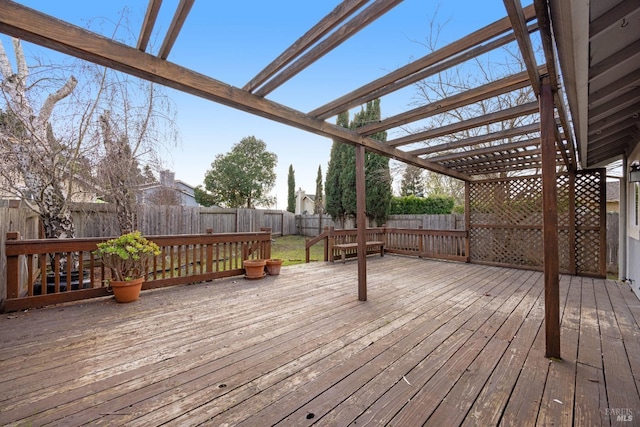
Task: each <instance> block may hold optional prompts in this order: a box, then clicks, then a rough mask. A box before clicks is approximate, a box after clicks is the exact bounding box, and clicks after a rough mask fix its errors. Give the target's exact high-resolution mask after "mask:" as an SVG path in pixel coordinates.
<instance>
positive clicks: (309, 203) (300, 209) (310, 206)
mask: <svg viewBox="0 0 640 427" xmlns="http://www.w3.org/2000/svg"><path fill="white" fill-rule="evenodd" d="M314 210H315V203H314V201H313V200H312V199H311V198H310V197H309V196H307V193H306V192H305V191H304V190H303V189H302V188H301V189H299V190H298V191H297V192H296V212H295V214H296V215H313V212H314Z"/></svg>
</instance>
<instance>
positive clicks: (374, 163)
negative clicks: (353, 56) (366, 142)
mask: <svg viewBox="0 0 640 427" xmlns="http://www.w3.org/2000/svg"><path fill="white" fill-rule="evenodd" d="M381 117H382V116H381V113H380V100H379V99H375V100H373V101H369V102H368V103H367V107H366V110H365V116H364V122H363V123H362V124H361V125H364V124H366V123H372V122H378V121H380V119H381ZM371 138H373V139H375V140H377V141H380V142H386V140H387V133H386V132H378V133H375V134H373V135H371ZM365 182H366V199H367V207H366V209H367V217H368V218H369V220H373V221H375V222H376V224H377V225H382V224H384V222H385V221H386V220H387V218H388V217H389V209H390V207H391V197H392V195H393V194H392V191H391V171H390V168H389V158H388V157H385V156H381V155H380V154H375V153H367V157H366V163H365Z"/></svg>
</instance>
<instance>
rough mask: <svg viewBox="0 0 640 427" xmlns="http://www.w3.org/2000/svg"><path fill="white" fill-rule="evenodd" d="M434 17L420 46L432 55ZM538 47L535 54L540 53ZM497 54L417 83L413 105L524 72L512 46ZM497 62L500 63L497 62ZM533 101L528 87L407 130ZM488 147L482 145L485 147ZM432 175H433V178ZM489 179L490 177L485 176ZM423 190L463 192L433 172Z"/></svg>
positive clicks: (474, 131) (530, 119)
mask: <svg viewBox="0 0 640 427" xmlns="http://www.w3.org/2000/svg"><path fill="white" fill-rule="evenodd" d="M435 19H436V18H435V17H433V18H432V20H431V22H430V25H429V27H430V32H429V35H428V36H427V38H426V39H425V41H424V42H422V43H421V44H423V45H424V46H425V47H426V49H427V50H428V51H429V52H433V51H435V50H437V49H438V47H439V40H438V38H439V34H440V31H441V29H442V27H441V26H439V25H438V24H437V23H436V21H435ZM539 50H540V49H539V47H538V51H539ZM499 52H500V53H499V54H498V55H496V53H495V52H492V53H491V54H485V55H482V56H479V57H475V58H474V59H473V60H470V61H468V62H466V63H463V64H461V65H460V66H458V67H454V68H451V69H448V70H445V71H442V72H440V73H437V74H435V75H433V76H431V77H429V78H427V79H425V80H422V81H419V82H417V83H416V90H417V91H416V97H415V101H414V104H415V105H416V106H419V105H425V104H431V103H434V102H437V101H439V100H441V99H443V98H447V97H450V96H452V95H455V94H458V93H460V92H463V91H466V90H469V89H472V88H474V87H477V86H480V85H482V84H486V83H490V82H492V81H494V80H496V78H500V77H504V76H507V75H511V74H514V73H517V72H521V71H524V70H525V64H524V62H523V60H522V58H521V57H520V56H519V55H518V53H517V49H516V50H514V49H513V46H509V45H506V46H505V47H503V48H501V49H500V50H499ZM496 58H498V59H499V60H498V61H496ZM535 100H536V97H535V94H534V93H533V91H532V90H531V88H530V87H526V88H522V89H518V90H514V91H512V92H508V93H505V94H502V95H499V96H495V97H493V98H489V99H484V100H482V101H478V102H476V103H473V104H470V105H467V106H464V107H460V108H456V109H452V110H448V111H445V112H442V113H440V114H437V115H435V116H432V117H430V118H429V119H427V120H426V121H425V122H421V124H420V126H421V127H420V128H413V129H411V128H407V129H405V130H406V131H408V132H409V133H414V132H419V131H423V130H427V129H431V128H436V127H441V126H445V125H448V124H451V123H455V122H460V121H463V120H467V119H470V118H473V117H477V116H482V115H486V114H489V113H492V112H496V111H498V110H502V109H506V108H509V107H515V106H517V105H521V104H525V103H528V102H532V101H535ZM534 122H535V117H534V116H532V115H529V116H521V117H516V118H513V119H510V120H504V121H502V122H499V123H492V124H488V125H485V126H482V127H476V128H471V129H467V130H462V131H459V132H457V133H455V134H452V135H445V136H442V137H438V138H434V139H432V140H429V141H426V142H425V145H426V146H438V145H441V144H446V143H451V142H455V141H459V140H463V139H468V138H471V137H473V136H477V135H480V134H486V133H492V132H498V131H502V130H506V129H512V128H515V127H519V126H523V125H527V124H532V123H534ZM530 137H531V136H515V137H511V138H510V141H509V142H515V141H518V140H520V139H524V138H530ZM488 144H490V143H487V144H484V146H486V145H488ZM480 147H481V146H478V145H476V146H468V147H464V148H460V149H458V150H463V151H468V150H472V149H476V148H480ZM433 175H436V176H435V177H433ZM487 177H492V175H487ZM425 184H426V187H427V188H426V190H427V192H437V191H442V190H446V191H452V194H451V195H453V196H454V197H456V198H458V197H459V196H458V194H461V193H462V192H463V185H464V183H463V182H462V181H459V180H456V179H455V178H451V177H448V176H439V174H437V173H435V172H430V171H427V172H426V182H425Z"/></svg>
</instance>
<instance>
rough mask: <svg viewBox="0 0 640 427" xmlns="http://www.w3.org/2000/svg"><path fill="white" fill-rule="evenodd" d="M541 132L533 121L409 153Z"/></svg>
mask: <svg viewBox="0 0 640 427" xmlns="http://www.w3.org/2000/svg"><path fill="white" fill-rule="evenodd" d="M539 132H540V123H532V124H530V125H525V126H520V127H517V128H510V129H505V130H501V131H497V132H492V133H488V134H485V135H478V136H472V137H471V138H465V139H461V140H459V141H453V142H447V143H444V144H438V145H434V146H432V147H425V148H419V149H416V150H412V151H408V153H409V154H413V155H428V154H433V153H439V152H442V151H448V150H455V149H458V148H464V147H470V146H474V145H479V144H486V143H488V142H492V141H496V140H498V139H507V138H511V137H514V136H520V135H527V134H530V133H539ZM429 160H431V159H429Z"/></svg>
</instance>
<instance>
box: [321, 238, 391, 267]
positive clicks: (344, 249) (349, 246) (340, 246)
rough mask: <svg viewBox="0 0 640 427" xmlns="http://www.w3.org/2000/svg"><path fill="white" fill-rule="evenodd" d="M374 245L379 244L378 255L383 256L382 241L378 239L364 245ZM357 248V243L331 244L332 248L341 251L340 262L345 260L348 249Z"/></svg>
mask: <svg viewBox="0 0 640 427" xmlns="http://www.w3.org/2000/svg"><path fill="white" fill-rule="evenodd" d="M374 246H379V247H380V256H384V242H379V241H371V242H367V243H366V247H367V248H369V247H374ZM357 248H358V244H357V243H340V244H337V245H333V249H338V250H339V251H340V252H342V263H343V264H344V262H345V260H346V255H347V251H348V250H349V249H357ZM331 261H333V250H332V251H331Z"/></svg>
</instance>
